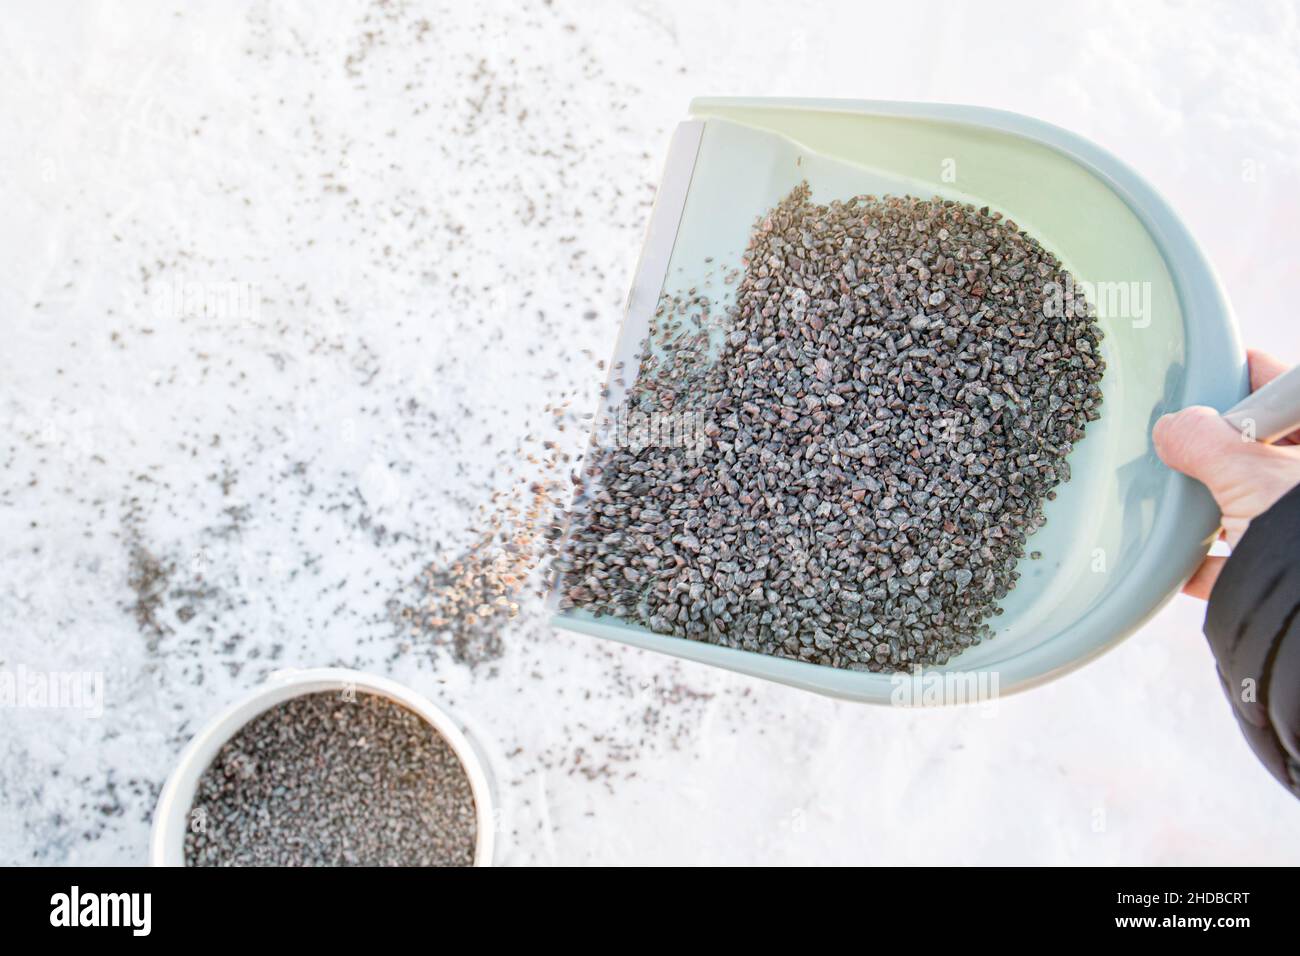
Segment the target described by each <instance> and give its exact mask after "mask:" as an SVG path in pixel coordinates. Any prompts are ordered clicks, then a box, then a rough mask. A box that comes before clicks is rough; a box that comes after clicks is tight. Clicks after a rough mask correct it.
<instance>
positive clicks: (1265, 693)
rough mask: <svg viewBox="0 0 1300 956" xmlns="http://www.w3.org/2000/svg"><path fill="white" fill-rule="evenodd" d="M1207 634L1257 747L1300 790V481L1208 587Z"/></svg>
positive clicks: (1249, 532) (1255, 523)
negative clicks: (1210, 590)
mask: <svg viewBox="0 0 1300 956" xmlns="http://www.w3.org/2000/svg"><path fill="white" fill-rule="evenodd" d="M1205 636H1206V637H1207V638H1209V641H1210V649H1211V650H1212V651H1213V652H1214V658H1215V660H1216V661H1217V662H1218V665H1219V678H1220V680H1221V681H1222V683H1223V689H1224V692H1225V693H1226V694H1227V695H1228V700H1229V701H1231V702H1232V708H1233V711H1234V713H1235V714H1236V716H1237V720H1238V722H1239V723H1240V724H1241V729H1242V732H1243V733H1244V734H1245V735H1246V739H1247V740H1248V741H1249V742H1250V746H1251V748H1252V749H1253V750H1254V751H1255V754H1256V755H1257V756H1258V757H1259V759H1260V760H1261V761H1263V763H1264V765H1265V766H1267V767H1268V769H1269V771H1270V772H1271V773H1272V774H1273V776H1275V777H1277V779H1278V780H1280V781H1281V782H1282V784H1283V785H1284V786H1286V787H1287V788H1288V789H1290V791H1291V792H1292V793H1293V794H1295V795H1296V796H1297V797H1300V486H1297V487H1295V488H1292V489H1291V490H1290V491H1289V492H1287V493H1286V495H1284V496H1283V497H1282V498H1281V499H1280V500H1279V501H1278V502H1277V503H1276V504H1275V505H1273V507H1272V508H1270V509H1269V510H1268V511H1266V512H1264V514H1262V515H1260V516H1259V517H1257V518H1255V519H1253V520H1252V521H1251V522H1250V527H1249V528H1247V529H1246V533H1245V534H1244V535H1242V538H1241V540H1240V541H1239V542H1238V543H1237V546H1236V548H1234V549H1233V552H1232V557H1231V558H1229V559H1228V561H1227V562H1226V563H1225V564H1224V566H1223V570H1222V571H1221V572H1220V574H1219V579H1218V581H1216V582H1215V585H1214V590H1213V592H1212V593H1211V594H1210V602H1209V607H1208V608H1207V610H1206V614H1205Z"/></svg>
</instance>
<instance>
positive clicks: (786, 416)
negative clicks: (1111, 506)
mask: <svg viewBox="0 0 1300 956" xmlns="http://www.w3.org/2000/svg"><path fill="white" fill-rule="evenodd" d="M809 195H810V194H809V189H808V187H807V185H806V184H804V185H801V186H800V187H798V188H796V189H795V190H794V191H793V192H792V193H791V194H790V195H789V196H788V197H787V198H786V199H785V200H783V201H782V202H781V203H780V204H779V205H778V206H777V207H776V208H774V209H773V210H771V211H770V213H768V214H767V215H765V216H763V217H761V218H760V220H759V221H758V223H756V226H755V229H754V232H753V234H752V236H751V238H750V243H749V248H748V249H747V252H746V258H745V272H744V274H743V277H741V280H740V284H739V286H738V289H737V293H736V299H735V303H734V305H732V306H731V307H730V308H728V309H726V310H725V313H724V315H723V316H722V317H721V321H719V320H717V319H714V318H711V317H710V316H709V314H708V309H707V303H705V306H704V308H700V305H699V303H698V301H694V303H693V300H692V297H691V296H690V295H688V296H678V297H674V298H673V299H671V300H665V301H664V302H663V303H661V306H660V309H659V311H658V313H657V314H656V316H655V320H654V321H653V322H652V325H651V334H650V336H649V338H648V340H647V342H646V343H645V347H644V350H643V355H642V359H641V366H640V369H639V374H638V376H637V379H636V380H635V381H634V382H633V383H632V385H631V387H630V388H629V389H628V393H627V396H626V401H625V403H624V409H623V412H621V413H623V414H633V413H636V414H640V416H641V418H642V419H644V420H649V421H651V422H658V423H660V424H661V427H659V428H657V429H652V430H651V431H650V432H649V433H648V435H641V436H638V437H636V438H634V439H633V440H621V441H611V442H604V443H602V444H600V446H599V447H598V448H597V449H596V451H595V452H594V454H593V457H592V460H591V463H590V466H589V469H588V479H589V480H588V482H587V484H586V486H585V491H584V492H583V493H582V494H580V495H579V498H578V500H577V502H576V503H575V508H574V520H573V523H572V526H571V529H570V533H569V539H568V546H567V550H566V553H565V556H564V559H563V561H562V563H561V565H560V567H561V570H562V571H563V572H564V577H563V581H562V585H561V587H562V603H563V605H564V606H565V607H576V608H582V609H585V610H588V611H591V612H593V613H595V614H597V615H613V616H615V617H618V618H623V619H626V620H628V621H630V622H633V623H637V624H641V625H643V626H647V627H649V628H651V629H653V630H655V631H657V632H660V633H663V634H673V635H677V636H679V637H684V638H689V639H692V640H701V641H709V642H711V643H715V644H722V645H726V646H729V647H738V648H743V649H746V650H751V651H757V652H760V653H763V654H769V655H776V656H779V657H787V658H794V659H798V660H803V661H811V662H814V663H818V664H826V665H830V666H834V667H844V668H850V669H855V670H871V671H892V670H897V669H900V668H906V667H908V666H911V665H914V664H929V663H944V662H946V661H948V660H949V659H950V658H951V657H952V656H953V655H955V654H957V653H959V652H960V651H962V650H963V649H964V648H967V647H969V646H971V645H973V644H975V643H977V642H979V641H980V640H983V639H985V638H987V637H989V636H990V635H991V634H992V629H991V627H990V626H989V623H988V619H989V618H990V617H992V616H994V615H997V614H1000V613H1001V610H1000V608H999V607H998V602H999V600H1000V599H1001V598H1003V597H1005V596H1006V594H1007V593H1008V591H1009V590H1010V589H1011V588H1012V587H1014V586H1015V582H1016V578H1017V573H1016V571H1015V570H1014V569H1015V565H1016V563H1017V561H1018V560H1019V559H1020V558H1021V557H1022V556H1023V555H1024V553H1025V542H1026V540H1027V538H1028V537H1029V536H1030V535H1032V534H1033V533H1034V531H1036V530H1037V529H1038V528H1040V527H1041V526H1042V525H1043V524H1044V522H1045V520H1046V519H1045V517H1044V513H1043V505H1044V502H1045V501H1046V500H1049V499H1051V498H1053V497H1055V492H1054V490H1053V489H1054V488H1055V487H1056V486H1057V485H1058V484H1059V483H1060V482H1062V481H1065V480H1068V478H1069V475H1070V471H1069V465H1068V464H1067V461H1066V458H1067V456H1068V454H1069V453H1070V451H1071V449H1072V448H1073V446H1074V444H1075V443H1076V442H1078V441H1079V440H1080V439H1081V438H1082V437H1083V434H1084V429H1085V427H1086V425H1087V423H1088V422H1089V421H1091V420H1095V419H1096V418H1097V417H1098V414H1099V412H1098V407H1099V405H1100V403H1101V390H1100V382H1101V378H1102V374H1103V372H1104V369H1105V363H1104V362H1103V360H1102V359H1101V356H1100V348H1099V343H1100V340H1101V331H1100V329H1099V328H1098V327H1097V326H1096V325H1095V324H1094V322H1093V321H1092V314H1093V313H1092V310H1091V307H1090V306H1089V305H1088V304H1087V303H1086V302H1084V301H1083V300H1082V299H1079V300H1077V301H1071V302H1070V303H1068V305H1069V307H1068V308H1065V309H1056V310H1052V309H1048V310H1045V309H1044V303H1045V301H1047V300H1048V299H1049V298H1050V297H1051V296H1052V295H1053V294H1054V290H1058V289H1068V288H1074V287H1075V285H1074V283H1073V282H1068V281H1067V278H1066V272H1065V270H1064V269H1063V267H1062V265H1061V263H1060V262H1059V261H1058V260H1057V259H1056V258H1055V257H1054V256H1053V255H1052V254H1051V253H1049V252H1048V251H1047V250H1045V249H1044V248H1043V247H1042V246H1041V245H1040V244H1039V243H1038V242H1037V241H1035V240H1034V239H1033V238H1032V237H1030V236H1028V235H1027V234H1026V233H1025V232H1023V231H1022V230H1021V229H1020V228H1019V227H1018V226H1017V225H1016V224H1015V223H1014V222H1011V221H1009V220H1006V219H1003V218H1002V217H1001V215H1000V214H998V213H991V212H990V211H989V210H988V209H987V208H984V209H976V208H975V207H974V206H971V205H969V204H963V203H957V202H951V201H945V200H939V199H934V200H921V199H915V198H911V197H901V198H899V197H886V198H884V199H877V198H875V197H872V196H860V197H856V198H854V199H852V200H849V201H847V202H838V201H837V202H832V203H830V204H829V205H820V204H817V203H814V202H812V201H811V200H810V198H809ZM1061 313H1064V314H1061ZM706 340H707V342H708V343H710V345H709V349H710V351H709V353H708V354H707V355H706V354H705V348H704V346H703V345H702V343H703V342H705V341H706ZM688 413H689V415H690V416H692V420H694V421H698V422H701V423H702V424H701V426H700V428H699V429H698V431H697V432H694V433H692V432H691V430H689V429H682V428H678V429H677V430H676V431H675V432H674V431H673V430H672V429H671V428H664V427H662V422H663V421H665V420H667V419H672V418H673V417H674V416H676V418H678V419H681V418H682V417H684V416H686V415H687V414H688ZM688 433H692V434H694V435H695V438H696V440H694V441H691V442H686V441H681V440H666V439H665V436H669V438H671V437H672V436H677V437H680V436H681V435H683V434H688Z"/></svg>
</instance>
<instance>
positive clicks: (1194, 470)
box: [1151, 405, 1251, 491]
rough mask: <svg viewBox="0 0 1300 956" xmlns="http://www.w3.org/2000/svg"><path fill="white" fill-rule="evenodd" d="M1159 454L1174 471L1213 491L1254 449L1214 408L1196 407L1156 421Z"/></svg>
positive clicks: (1154, 437)
mask: <svg viewBox="0 0 1300 956" xmlns="http://www.w3.org/2000/svg"><path fill="white" fill-rule="evenodd" d="M1151 437H1152V440H1153V441H1154V442H1155V446H1156V454H1158V455H1159V456H1160V460H1161V461H1163V462H1164V463H1165V464H1166V465H1168V466H1169V467H1170V468H1173V469H1175V470H1177V471H1181V472H1182V473H1183V474H1185V475H1189V476H1190V477H1192V478H1195V479H1196V480H1197V481H1199V482H1201V483H1202V484H1204V485H1205V486H1206V487H1208V488H1209V489H1210V491H1218V490H1219V485H1220V484H1221V483H1222V481H1223V480H1225V479H1226V478H1228V477H1229V475H1230V474H1231V473H1232V470H1233V467H1234V465H1236V464H1237V463H1238V462H1240V461H1241V459H1242V457H1243V456H1242V453H1243V451H1246V450H1247V449H1249V448H1250V447H1251V442H1248V441H1244V440H1243V439H1242V437H1241V433H1240V432H1238V431H1237V429H1235V428H1233V427H1232V426H1231V425H1229V424H1228V423H1227V422H1226V421H1224V420H1223V418H1222V417H1221V416H1220V415H1219V413H1218V412H1216V411H1215V410H1214V409H1212V408H1207V407H1206V406H1204V405H1193V406H1191V407H1190V408H1184V409H1183V410H1182V411H1180V412H1174V413H1173V414H1172V415H1165V416H1163V417H1162V418H1161V419H1160V420H1159V421H1157V422H1156V425H1155V428H1154V430H1153V431H1152V434H1151Z"/></svg>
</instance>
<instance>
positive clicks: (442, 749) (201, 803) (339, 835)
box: [185, 692, 477, 866]
mask: <svg viewBox="0 0 1300 956" xmlns="http://www.w3.org/2000/svg"><path fill="white" fill-rule="evenodd" d="M476 836H477V818H476V815H475V804H474V794H473V791H472V790H471V788H470V782H469V777H468V776H466V774H465V769H464V767H463V766H462V765H461V763H460V760H459V759H458V758H457V757H456V754H455V753H454V752H453V751H452V749H451V747H450V746H449V745H448V744H447V742H446V741H445V740H444V739H443V738H442V736H441V735H440V734H439V733H438V732H437V731H436V730H435V729H434V728H433V727H432V726H430V725H429V723H428V722H427V721H425V720H424V719H423V718H422V717H420V716H419V715H418V714H415V713H414V712H412V711H410V710H408V709H406V708H405V707H402V706H401V705H400V704H397V703H394V702H393V701H391V700H389V699H388V698H386V697H380V696H378V695H374V694H362V693H357V694H354V695H344V694H342V693H338V692H334V693H317V694H307V695H304V696H301V697H295V698H292V699H290V700H288V701H286V702H284V703H282V704H279V705H277V706H276V707H273V708H271V709H270V710H268V711H267V712H266V713H264V714H261V715H259V716H258V717H256V718H254V719H253V720H252V721H250V722H249V723H248V724H247V725H246V726H245V727H243V728H242V729H241V730H240V731H239V733H238V734H236V735H235V736H234V737H233V738H231V740H229V741H228V742H227V743H226V744H225V746H223V747H222V748H221V750H220V751H219V752H218V753H217V756H216V758H215V759H214V760H213V761H212V764H211V765H210V766H209V767H208V769H207V770H206V771H204V773H203V776H202V778H200V780H199V786H198V792H197V793H196V794H195V797H194V806H193V808H192V809H191V811H190V826H189V830H188V832H187V834H186V837H185V862H186V864H187V865H189V866H345V865H346V866H469V865H471V864H472V863H473V862H474V846H475V840H476Z"/></svg>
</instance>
